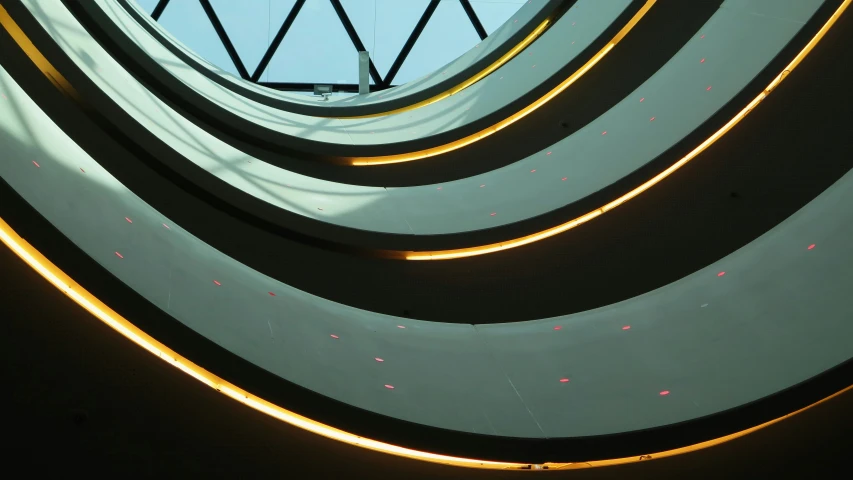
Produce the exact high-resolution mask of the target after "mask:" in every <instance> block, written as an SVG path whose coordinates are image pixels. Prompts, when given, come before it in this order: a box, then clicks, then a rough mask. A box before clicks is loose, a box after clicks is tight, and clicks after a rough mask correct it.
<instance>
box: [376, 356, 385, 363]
mask: <svg viewBox="0 0 853 480" xmlns="http://www.w3.org/2000/svg"><path fill="white" fill-rule="evenodd" d="M374 360H376V361H377V362H379V363H382V362H384V361H385V360H382V359H381V358H379V357H376V358H374Z"/></svg>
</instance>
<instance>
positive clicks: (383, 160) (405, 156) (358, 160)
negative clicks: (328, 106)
mask: <svg viewBox="0 0 853 480" xmlns="http://www.w3.org/2000/svg"><path fill="white" fill-rule="evenodd" d="M656 1H657V0H646V3H645V5H643V7H642V8H640V10H639V11H638V12H637V13H636V14H635V15H634V16H633V17H632V18H631V20H629V21H628V23H626V24H625V26H624V27H622V29H621V30H620V31H619V33H617V34H616V36H615V37H613V39H612V40H610V42H608V44H607V45H606V46H605V47H604V48H602V49H601V50H599V52H598V53H596V54H595V55H594V56H593V57H592V58H591V59H589V60H588V61H587V62H586V63H585V64H584V65H583V66H582V67H581V68H580V69H578V70H577V71H576V72H574V73H573V74H571V75H570V76H569V78H567V79H565V80H563V81H562V82H561V83H560V84H559V85H557V86H556V87H554V88H553V89H552V90H551V91H550V92H548V93H546V94H545V95H544V96H542V97H541V98H539V99H538V100H536V101H535V102H533V103H532V104H530V105H528V106H526V107H524V109H522V110H521V111H519V112H516V113H514V114H513V115H511V116H509V117H507V118H505V119H503V120H501V121H500V122H498V123H496V124H494V125H492V126H491V127H489V128H486V129H485V130H481V131H479V132H477V133H475V134H473V135H469V136H467V137H465V138H461V139H459V140H456V141H454V142H451V143H448V144H446V145H440V146H438V147H433V148H428V149H426V150H420V151H417V152H409V153H401V154H398V155H385V156H377V157H355V158H352V159H351V162H352V165H356V166H367V165H385V164H389V163H401V162H411V161H413V160H421V159H424V158H429V157H434V156H436V155H441V154H444V153H447V152H452V151H453V150H457V149H460V148H462V147H465V146H467V145H470V144H472V143H474V142H476V141H479V140H481V139H483V138H486V137H488V136H489V135H492V134H493V133H497V132H499V131H500V130H503V129H504V128H506V127H508V126H510V125H512V124H513V123H515V122H517V121H519V120H521V119H522V118H524V117H526V116H527V115H529V114H530V113H532V112H533V111H535V110H536V109H538V108H539V107H541V106H542V105H545V104H546V103H548V102H549V101H551V99H553V98H554V97H556V96H557V95H559V94H560V93H562V92H563V90H565V89H567V88H569V86H571V85H572V84H573V83H575V82H576V81H577V80H578V79H579V78H581V77H582V76H583V75H584V74H586V72H588V71H589V70H590V69H591V68H592V67H594V66H595V65H596V64H597V63H598V62H600V61H601V59H602V58H604V57H605V56H606V55H607V54H608V53H610V50H612V49H613V47H615V46H616V44H617V43H619V42H620V41H621V40H622V38H624V37H625V35H627V34H628V32H630V31H631V30H632V29H633V28H634V26H635V25H636V24H637V23H638V22H639V21H640V20H641V19H642V18H643V17H644V16H645V15H646V13H647V12H648V11H649V9H651V8H652V6H653V5H654V4H655V3H656ZM501 78H503V77H501Z"/></svg>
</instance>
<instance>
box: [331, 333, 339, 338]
mask: <svg viewBox="0 0 853 480" xmlns="http://www.w3.org/2000/svg"><path fill="white" fill-rule="evenodd" d="M329 336H330V337H332V338H341V337H339V336H337V335H335V334H332V335H329Z"/></svg>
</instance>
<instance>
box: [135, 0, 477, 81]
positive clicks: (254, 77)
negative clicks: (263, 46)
mask: <svg viewBox="0 0 853 480" xmlns="http://www.w3.org/2000/svg"><path fill="white" fill-rule="evenodd" d="M198 1H199V3H200V4H201V7H202V9H203V10H204V12H205V13H206V14H207V18H208V19H209V20H210V23H211V25H213V29H214V30H215V31H216V34H217V35H218V36H219V40H220V41H222V46H224V47H225V50H226V51H227V52H228V56H229V57H231V61H232V62H233V63H234V68H236V69H237V73H238V74H239V75H240V76H241V77H242V78H243V79H245V80H249V81H251V82H255V83H257V84H258V85H263V86H266V87H270V88H275V89H278V90H291V91H310V90H313V88H314V84H313V83H293V82H261V81H260V78H261V75H263V73H264V71H265V70H266V68H267V66H268V65H269V63H270V60H272V58H273V55H275V52H276V51H277V50H278V47H279V46H280V45H281V42H282V40H284V37H285V35H287V32H288V31H289V30H290V26H291V25H293V22H294V20H296V17H297V15H299V12H300V10H302V7H303V5H305V2H306V0H296V3H294V4H293V7H292V8H291V9H290V12H289V13H288V15H287V17H286V18H285V19H284V22H282V24H281V27H279V29H278V32H276V34H275V37H273V40H272V42H271V43H270V45H269V47H268V48H267V50H266V52H264V56H263V57H262V58H261V61H260V62H259V63H258V66H257V67H256V68H255V71H254V72H251V73H249V71H248V70H247V69H246V66H245V64H244V63H243V60H242V59H241V58H240V55H239V54H238V53H237V50H236V49H235V48H234V44H233V43H231V39H230V38H228V33H226V32H225V28H224V27H223V26H222V22H220V21H219V17H218V16H217V15H216V11H215V10H214V9H213V5H211V4H210V0H198ZM444 1H448V0H444ZM458 1H459V3H461V4H462V8H463V9H464V10H465V13H466V14H467V16H468V19H469V20H470V21H471V25H472V26H473V27H474V30H476V32H477V35H479V36H480V40H482V39H484V38H486V35H487V34H486V30H485V29H484V28H483V24H482V23H480V19H479V18H477V14H476V13H475V12H474V8H473V7H472V6H471V2H470V1H469V0H458ZM329 2H330V3H331V4H332V7H333V8H334V9H335V13H337V15H338V19H339V20H340V21H341V24H342V25H343V27H344V30H346V32H347V35H349V38H350V40H352V45H353V47H354V48H355V49H356V51H363V50H365V48H364V44H363V43H362V41H361V39H360V38H359V36H358V33H357V32H356V30H355V27H353V25H352V22H351V21H350V19H349V16H347V14H346V11H344V7H343V5H341V0H329ZM439 2H441V0H430V2H429V4H428V5H427V7H426V9H425V10H424V13H423V14H422V15H421V18H420V19H419V20H418V23H417V24H415V27H414V29H412V33H411V34H410V35H409V38H408V39H407V40H406V43H404V44H403V47H402V48H401V49H400V53H399V54H397V58H396V59H395V60H394V63H393V64H391V68H390V69H388V73H387V74H386V75H385V77H384V78H383V77H382V76H381V75H380V74H379V71H378V70H377V69H376V66H375V65H373V60H371V61H370V78H372V79H373V82H374V84H373V85H371V90H374V91H376V90H384V89H386V88H390V87H392V86H394V85H393V83H392V82H393V81H394V77H395V76H396V75H397V72H398V71H399V70H400V67H402V66H403V62H405V61H406V58H407V57H408V55H409V52H410V51H411V50H412V47H414V46H415V42H417V40H418V37H419V36H420V34H421V32H423V30H424V28H425V27H426V25H427V22H429V19H430V18H431V17H432V14H433V13H434V12H435V9H436V8H438V4H439ZM168 5H169V0H160V1H159V2H158V3H157V5H156V6H155V7H154V10H152V12H151V18H153V19H154V20H158V19H159V18H160V15H162V14H163V11H164V10H165V9H166V7H167V6H168ZM332 86H333V88H334V91H337V92H358V85H355V84H332Z"/></svg>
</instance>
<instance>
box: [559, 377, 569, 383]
mask: <svg viewBox="0 0 853 480" xmlns="http://www.w3.org/2000/svg"><path fill="white" fill-rule="evenodd" d="M560 383H569V379H568V378H561V379H560Z"/></svg>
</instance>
